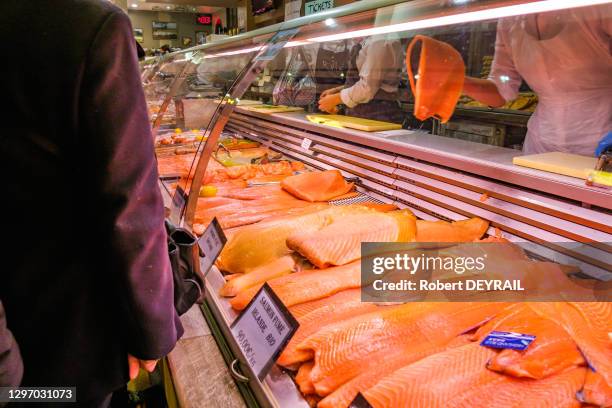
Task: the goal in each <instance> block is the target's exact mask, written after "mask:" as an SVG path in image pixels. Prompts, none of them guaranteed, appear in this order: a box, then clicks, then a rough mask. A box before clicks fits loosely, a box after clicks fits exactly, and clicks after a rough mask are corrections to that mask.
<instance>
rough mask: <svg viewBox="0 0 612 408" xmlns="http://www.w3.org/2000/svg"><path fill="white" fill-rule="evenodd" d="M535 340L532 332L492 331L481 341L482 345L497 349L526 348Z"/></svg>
mask: <svg viewBox="0 0 612 408" xmlns="http://www.w3.org/2000/svg"><path fill="white" fill-rule="evenodd" d="M534 340H535V336H532V335H530V334H521V333H512V332H501V331H492V332H491V333H489V335H488V336H487V337H485V338H484V340H483V341H482V342H481V343H480V345H481V346H486V347H492V348H497V349H512V350H521V351H522V350H526V349H527V347H529V345H530V344H531V343H532V342H533V341H534Z"/></svg>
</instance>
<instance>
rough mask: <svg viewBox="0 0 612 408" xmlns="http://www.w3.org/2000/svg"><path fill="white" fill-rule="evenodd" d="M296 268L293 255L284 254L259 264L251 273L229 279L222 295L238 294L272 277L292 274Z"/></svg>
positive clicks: (221, 292)
mask: <svg viewBox="0 0 612 408" xmlns="http://www.w3.org/2000/svg"><path fill="white" fill-rule="evenodd" d="M293 268H295V260H294V259H293V257H292V256H291V255H285V256H282V257H280V258H278V259H276V260H274V261H272V262H270V263H268V264H265V265H262V266H259V267H257V268H255V269H253V270H252V271H251V272H249V273H245V274H242V275H241V276H238V277H236V278H233V279H231V280H229V281H228V282H226V283H225V285H223V287H222V288H221V290H220V291H219V294H220V295H221V296H236V295H237V294H238V293H240V292H241V291H243V290H245V289H247V288H250V287H252V286H255V285H257V284H263V283H264V282H266V281H269V280H270V279H274V278H278V277H279V276H283V275H287V274H290V273H291V272H292V271H293Z"/></svg>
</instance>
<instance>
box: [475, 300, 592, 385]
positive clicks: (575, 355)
mask: <svg viewBox="0 0 612 408" xmlns="http://www.w3.org/2000/svg"><path fill="white" fill-rule="evenodd" d="M494 330H495V331H507V332H515V333H521V334H530V335H533V336H535V337H536V338H535V340H534V341H533V343H531V344H530V345H529V347H528V348H527V349H526V350H523V351H519V350H512V349H505V350H502V351H501V352H499V353H498V354H497V355H496V356H495V357H493V358H492V359H491V360H490V361H489V362H488V364H487V368H488V369H490V370H493V371H497V372H500V373H504V374H507V375H511V376H514V377H526V378H533V379H540V378H544V377H548V376H550V375H553V374H557V373H559V372H561V371H563V370H565V369H567V368H569V367H573V366H579V365H584V364H585V361H584V358H583V357H582V354H581V353H580V351H579V350H578V346H577V345H576V343H575V342H574V340H573V339H572V337H571V336H570V335H569V334H568V333H567V331H565V329H563V328H562V327H561V326H559V325H558V324H557V323H555V322H554V321H552V320H549V319H547V318H543V317H541V316H539V315H538V314H537V313H535V311H534V310H533V309H531V307H530V306H529V304H523V303H521V304H516V305H513V306H511V307H509V308H508V309H506V310H505V311H504V312H502V313H500V315H498V316H497V317H495V318H494V319H492V320H491V321H489V322H488V323H487V324H485V325H484V326H482V327H480V328H479V329H478V331H477V332H476V334H475V336H474V337H475V339H476V340H478V341H479V342H480V341H481V340H483V339H484V338H485V337H486V336H487V335H488V334H489V333H490V332H491V331H494Z"/></svg>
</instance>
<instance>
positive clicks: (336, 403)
mask: <svg viewBox="0 0 612 408" xmlns="http://www.w3.org/2000/svg"><path fill="white" fill-rule="evenodd" d="M470 343H471V341H470V336H469V335H461V336H458V337H455V338H454V339H453V340H451V341H450V342H449V343H447V344H445V345H443V346H434V347H432V348H430V349H423V351H422V353H416V354H411V355H409V356H405V355H403V354H399V355H393V357H391V358H388V359H384V360H381V361H377V362H376V365H374V366H372V367H371V368H370V369H369V370H367V371H366V372H365V373H363V374H360V375H358V376H357V377H355V378H353V379H352V380H350V381H348V382H346V383H344V384H342V385H341V386H340V387H339V388H338V389H337V390H335V391H334V392H332V393H331V394H329V395H328V396H327V397H325V398H323V399H322V400H321V402H319V405H317V407H318V408H346V407H348V406H349V405H350V403H351V402H352V401H353V400H354V399H355V397H356V396H357V394H358V393H359V392H364V391H366V390H368V389H370V388H371V387H373V386H374V385H376V383H378V381H380V380H381V379H382V378H384V377H386V376H387V375H388V374H390V373H392V372H393V371H395V370H398V369H400V368H402V367H404V366H406V365H408V364H410V363H412V362H414V361H418V360H420V359H421V358H423V357H427V356H429V355H432V354H435V353H439V352H442V351H445V350H449V349H451V348H454V347H461V346H464V345H466V344H470Z"/></svg>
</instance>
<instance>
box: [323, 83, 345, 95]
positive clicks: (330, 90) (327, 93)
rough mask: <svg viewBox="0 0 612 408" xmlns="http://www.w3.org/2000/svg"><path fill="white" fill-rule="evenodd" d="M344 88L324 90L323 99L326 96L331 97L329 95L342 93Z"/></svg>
mask: <svg viewBox="0 0 612 408" xmlns="http://www.w3.org/2000/svg"><path fill="white" fill-rule="evenodd" d="M342 88H343V87H342V86H337V87H335V88H329V89H326V90H324V91H323V92H322V93H321V98H323V97H324V96H329V95H333V94H337V93H338V92H340V91H341V90H342Z"/></svg>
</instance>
